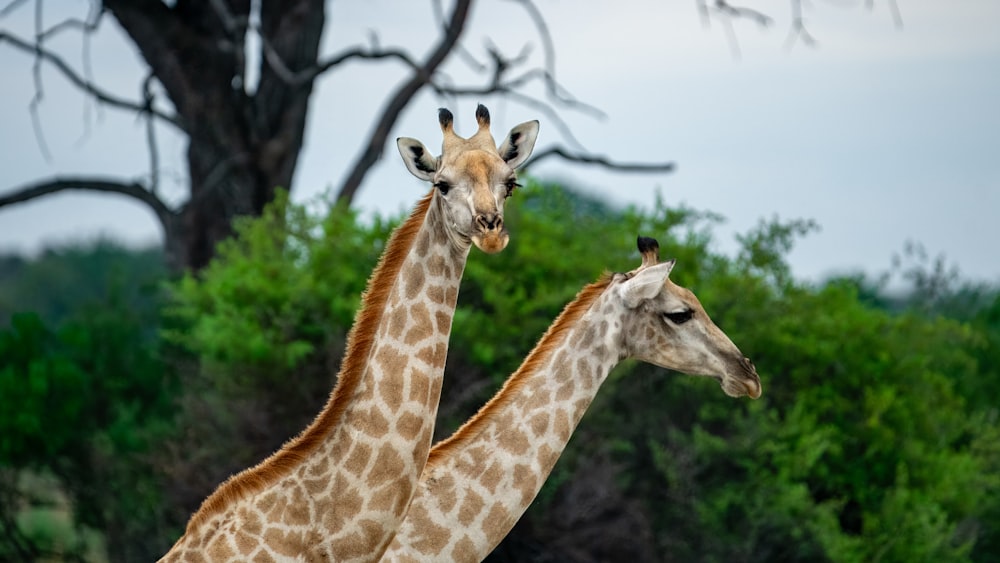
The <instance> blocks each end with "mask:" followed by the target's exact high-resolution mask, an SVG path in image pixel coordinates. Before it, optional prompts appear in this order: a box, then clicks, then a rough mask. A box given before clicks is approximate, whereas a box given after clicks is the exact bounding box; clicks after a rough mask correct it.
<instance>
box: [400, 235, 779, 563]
mask: <svg viewBox="0 0 1000 563" xmlns="http://www.w3.org/2000/svg"><path fill="white" fill-rule="evenodd" d="M638 246H639V251H640V253H641V254H642V264H641V265H640V266H639V267H638V268H636V269H635V270H632V271H631V272H628V273H624V274H613V275H606V276H604V277H602V278H601V279H600V280H599V281H597V282H595V283H592V284H590V285H588V286H586V287H584V288H583V289H582V290H581V291H580V293H578V294H577V296H576V298H575V299H574V300H573V301H572V302H570V303H569V304H568V305H566V307H565V308H564V309H563V311H562V313H560V314H559V316H558V317H557V318H556V320H555V321H554V322H553V323H552V325H551V326H550V327H549V329H548V330H547V331H546V332H545V334H544V335H543V336H542V337H541V339H540V340H539V341H538V344H537V345H536V346H535V348H534V349H533V350H532V351H531V353H530V354H529V355H528V356H527V357H526V358H525V360H524V362H523V363H522V364H521V366H520V367H519V368H518V370H517V371H516V372H515V373H514V374H513V375H511V376H510V377H509V378H508V379H507V381H506V382H505V383H504V385H503V386H502V387H501V389H500V390H499V391H498V392H497V393H496V395H494V397H493V398H492V399H490V401H489V402H487V403H486V404H485V405H484V406H483V407H482V408H481V409H480V410H479V412H478V413H477V414H476V415H474V416H473V417H472V418H471V419H469V420H468V421H467V422H466V423H465V424H463V425H462V426H461V427H460V428H459V429H458V430H457V431H456V432H455V433H454V434H452V436H451V437H449V438H446V439H445V440H442V441H441V442H439V443H437V444H435V445H434V447H433V448H432V449H431V452H430V454H429V458H428V461H427V464H426V466H425V467H424V472H423V474H422V475H421V476H420V484H419V486H418V490H417V494H416V495H415V496H414V497H413V501H412V502H411V504H410V508H409V511H408V512H407V515H406V519H405V520H404V521H403V524H402V526H400V528H399V531H398V533H397V534H396V537H395V538H393V540H392V544H391V545H390V546H389V549H388V550H387V551H386V553H385V555H384V556H383V558H382V560H383V561H391V562H419V561H456V562H473V561H482V560H483V559H484V558H485V557H486V556H487V555H489V553H490V552H491V551H493V549H494V548H495V547H496V546H497V545H498V544H499V543H500V541H501V540H502V539H503V538H504V537H505V536H506V535H507V533H508V532H509V531H510V530H511V528H513V526H514V524H515V523H516V522H517V520H518V519H519V518H520V517H521V515H522V514H523V513H524V511H525V510H527V508H528V506H529V505H530V504H531V502H532V500H534V498H535V496H536V495H537V494H538V491H539V490H540V489H541V487H542V484H543V483H544V482H545V479H546V478H547V477H548V475H549V473H550V472H551V471H552V468H553V466H554V465H555V463H556V461H557V460H558V458H559V456H560V454H562V451H563V449H564V448H565V447H566V444H567V442H568V441H569V439H570V436H571V435H572V434H573V431H574V430H575V428H576V426H577V424H578V423H579V421H580V419H581V418H582V417H583V414H584V412H585V411H586V410H587V408H588V407H589V406H590V403H591V401H592V400H593V399H594V397H595V396H596V394H597V391H598V389H599V388H600V386H601V384H602V383H603V382H604V380H605V378H606V377H607V375H608V373H609V372H610V371H611V369H612V368H613V367H614V366H615V365H617V364H618V363H619V362H620V361H621V360H623V359H625V358H634V359H637V360H641V361H644V362H648V363H651V364H654V365H657V366H660V367H663V368H667V369H671V370H676V371H680V372H684V373H688V374H692V375H705V376H709V377H713V378H715V379H717V380H718V381H719V383H720V385H721V386H722V390H723V392H725V393H726V394H727V395H729V396H732V397H741V396H750V397H752V398H757V397H760V394H761V383H760V377H759V376H758V375H757V370H756V368H755V367H754V365H753V363H752V362H751V361H750V360H749V359H748V358H746V357H745V356H744V355H743V353H742V352H740V350H739V348H737V347H736V345H735V344H733V342H732V341H731V340H730V339H729V337H728V336H726V334H725V333H724V332H722V330H721V329H719V328H718V327H717V326H716V325H715V323H713V322H712V320H711V319H710V318H709V316H708V314H707V313H706V312H705V309H704V308H703V307H702V306H701V303H700V302H699V301H698V299H697V297H695V295H694V294H693V293H692V292H691V291H689V290H687V289H685V288H683V287H680V286H678V285H676V284H674V283H673V282H672V281H671V280H670V277H669V276H670V272H671V270H672V269H673V267H674V261H673V260H670V261H667V262H659V257H658V252H659V245H658V244H657V242H656V241H655V240H654V239H651V238H644V237H640V238H639V240H638Z"/></svg>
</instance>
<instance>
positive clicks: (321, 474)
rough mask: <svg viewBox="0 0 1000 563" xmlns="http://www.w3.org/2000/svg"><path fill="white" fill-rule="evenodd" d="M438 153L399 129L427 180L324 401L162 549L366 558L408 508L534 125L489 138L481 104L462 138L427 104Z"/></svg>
mask: <svg viewBox="0 0 1000 563" xmlns="http://www.w3.org/2000/svg"><path fill="white" fill-rule="evenodd" d="M438 121H439V123H440V126H441V130H442V133H443V135H444V140H443V143H442V153H441V155H440V156H439V157H437V158H435V157H433V156H432V155H431V153H430V151H428V150H427V148H426V147H424V145H423V144H422V143H421V142H420V141H417V140H416V139H411V138H406V137H403V138H399V139H397V140H396V144H397V148H398V149H399V152H400V154H401V156H402V157H403V161H404V163H405V165H406V168H407V169H408V170H409V171H410V172H411V173H413V174H414V175H415V176H417V177H418V178H420V179H422V180H427V181H430V182H432V184H433V187H432V188H431V190H430V191H429V192H428V194H427V195H426V196H425V197H424V198H423V199H422V200H421V201H420V202H419V203H418V204H417V205H416V207H415V209H414V211H413V212H412V214H411V215H410V216H409V218H408V219H407V220H406V221H404V222H403V223H402V224H401V225H400V226H399V227H398V228H397V229H396V230H395V231H394V232H393V234H392V235H391V236H390V238H389V241H388V242H387V244H386V247H385V250H384V252H383V254H382V256H381V258H380V259H379V263H378V265H377V266H376V267H375V270H374V271H373V273H372V275H371V277H370V278H369V280H368V285H367V288H366V289H365V292H364V294H363V298H362V303H361V306H360V309H359V310H358V313H357V315H356V317H355V320H354V325H353V326H352V328H351V331H350V333H349V336H348V342H347V349H346V352H345V355H344V359H343V361H342V364H341V368H340V372H339V374H338V377H337V384H336V385H335V387H334V388H333V390H332V391H331V393H330V396H329V399H328V400H327V403H326V405H325V406H324V408H323V410H322V411H321V412H320V413H319V414H318V415H317V416H316V418H315V419H314V420H313V422H312V423H311V424H310V425H309V426H308V427H307V428H306V429H305V430H304V431H302V433H300V434H299V435H298V436H297V437H295V438H293V439H291V440H290V441H288V442H287V443H286V444H285V445H284V446H283V447H282V448H281V449H280V450H278V451H277V452H276V453H274V454H272V455H271V456H270V457H268V458H267V459H265V460H264V461H263V462H261V463H260V464H259V465H257V466H255V467H252V468H250V469H247V470H244V471H242V472H240V473H237V474H236V475H233V476H232V477H230V478H229V479H228V480H227V481H225V482H224V483H223V484H222V485H220V486H219V487H218V489H216V491H215V492H213V493H212V494H211V495H210V496H209V497H208V498H207V499H206V500H205V501H204V502H203V503H202V505H201V507H200V508H199V510H198V511H197V512H195V514H194V515H193V516H192V517H191V519H190V521H189V522H188V525H187V529H186V531H185V533H184V535H183V536H182V537H181V538H180V539H179V540H178V541H177V543H176V544H175V545H174V547H173V548H172V549H171V550H170V551H169V552H168V553H167V554H166V555H165V556H164V557H163V558H162V559H161V561H164V562H174V561H206V562H207V561H211V562H235V561H283V560H294V561H375V560H378V558H379V557H380V555H381V554H382V552H383V551H384V550H385V548H386V547H387V546H388V545H389V541H390V540H391V539H392V536H393V534H394V533H395V531H396V529H397V527H398V526H399V524H400V522H401V521H402V520H403V517H404V515H405V512H406V507H407V506H408V504H409V502H410V499H411V497H412V495H413V493H414V490H415V488H416V484H417V480H418V478H419V476H420V473H421V470H422V469H423V466H424V463H425V462H426V460H427V453H428V450H429V449H430V445H431V436H432V434H433V429H434V420H435V417H436V414H437V407H438V400H439V398H440V393H441V380H442V376H443V371H444V364H445V358H446V356H447V351H448V339H449V335H450V332H451V323H452V318H453V315H454V312H455V304H456V301H457V299H458V290H459V282H460V280H461V277H462V273H463V272H464V269H465V263H466V259H467V258H468V255H469V252H470V250H471V246H472V245H473V244H474V245H476V246H477V247H478V248H480V249H481V250H483V251H484V252H487V253H495V252H500V251H501V250H503V248H504V247H505V246H506V245H507V242H508V240H509V235H508V233H507V231H506V229H505V227H504V224H503V206H504V201H505V200H506V198H507V197H509V196H510V195H511V193H512V192H513V191H514V189H515V188H516V187H517V186H518V185H519V184H518V183H517V177H516V176H515V173H514V170H515V168H517V167H518V166H520V165H521V164H523V163H524V161H525V160H526V159H527V158H528V156H529V155H530V154H531V151H532V148H533V147H534V142H535V139H536V137H537V134H538V122H537V121H528V122H525V123H522V124H520V125H518V126H516V127H514V128H513V129H511V131H510V132H509V133H508V135H507V137H505V139H504V141H503V143H502V144H501V145H500V146H499V147H497V145H496V143H495V141H494V140H493V136H492V134H491V133H490V114H489V111H488V110H487V109H486V108H485V107H484V106H482V105H480V106H478V108H477V109H476V121H477V123H478V126H479V128H478V131H477V132H476V133H475V134H474V135H472V136H471V137H469V138H467V139H466V138H462V137H460V136H459V135H458V134H457V133H456V132H455V131H454V125H453V116H452V114H451V112H450V111H448V110H446V109H441V110H439V112H438Z"/></svg>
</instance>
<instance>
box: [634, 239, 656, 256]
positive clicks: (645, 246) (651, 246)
mask: <svg viewBox="0 0 1000 563" xmlns="http://www.w3.org/2000/svg"><path fill="white" fill-rule="evenodd" d="M635 244H636V246H637V247H639V253H640V254H645V253H647V252H649V251H651V250H653V251H658V250H659V249H660V243H659V242H657V240H656V239H655V238H652V237H644V236H642V235H639V236H638V237H636V239H635Z"/></svg>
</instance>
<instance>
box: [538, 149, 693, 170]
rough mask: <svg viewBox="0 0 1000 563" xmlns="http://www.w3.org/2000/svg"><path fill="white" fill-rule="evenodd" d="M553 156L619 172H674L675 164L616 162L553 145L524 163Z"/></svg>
mask: <svg viewBox="0 0 1000 563" xmlns="http://www.w3.org/2000/svg"><path fill="white" fill-rule="evenodd" d="M551 156H556V157H560V158H562V159H563V160H568V161H570V162H580V163H583V164H598V165H600V166H603V167H605V168H608V169H611V170H617V171H619V172H673V171H674V168H675V166H676V165H675V164H674V163H673V162H662V163H652V162H615V161H613V160H610V159H608V158H607V157H604V156H599V155H593V154H579V153H577V154H574V153H571V152H568V151H567V150H566V149H564V148H562V147H558V146H557V147H551V148H548V149H545V150H543V151H541V152H537V153H535V154H533V155H532V156H531V158H530V159H528V162H526V163H524V167H525V168H528V167H529V166H532V165H533V164H536V163H538V162H539V161H541V160H544V159H546V158H549V157H551Z"/></svg>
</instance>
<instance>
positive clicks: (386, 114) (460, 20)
mask: <svg viewBox="0 0 1000 563" xmlns="http://www.w3.org/2000/svg"><path fill="white" fill-rule="evenodd" d="M470 4H471V0H457V1H456V2H455V7H454V9H453V10H452V13H451V18H450V19H449V21H448V26H447V27H446V28H445V33H444V35H443V36H442V37H441V40H440V42H439V43H438V45H437V47H435V48H434V51H433V52H432V53H431V55H430V57H428V59H427V62H425V63H424V65H423V66H421V67H420V68H419V69H418V70H417V71H415V72H414V73H413V76H412V77H411V78H410V80H408V81H407V82H406V83H405V84H403V85H402V86H400V88H399V90H397V91H396V94H395V95H394V96H393V97H392V99H390V100H389V104H388V106H387V107H386V108H385V110H384V111H382V112H381V115H382V117H381V118H380V119H379V121H378V123H376V125H375V128H374V129H373V130H372V133H371V135H369V137H368V143H367V145H366V148H365V149H364V151H363V152H362V154H361V156H360V157H359V158H358V160H357V162H355V164H354V167H353V168H352V169H351V172H350V174H349V175H348V176H347V179H346V180H345V181H344V184H343V185H342V186H341V187H340V191H339V192H338V193H337V199H339V200H344V201H351V200H353V199H354V194H355V192H357V190H358V188H359V187H360V186H361V181H362V180H363V179H364V177H365V174H367V173H368V170H369V169H371V167H372V165H374V164H375V162H376V161H377V160H378V158H379V156H381V154H382V148H383V147H384V146H385V142H386V138H387V137H388V136H389V132H390V131H391V130H392V126H393V125H394V124H395V123H396V120H397V119H399V115H400V113H402V111H403V108H405V107H406V105H407V104H408V103H409V101H410V99H411V98H413V96H414V95H415V94H416V93H417V92H418V91H419V90H420V88H422V87H423V86H424V85H426V84H427V83H429V82H430V81H431V77H432V76H434V71H436V70H437V68H438V67H439V66H441V63H442V62H444V60H445V58H446V57H447V56H448V53H450V52H451V50H452V48H454V46H455V44H456V43H457V42H458V38H459V37H460V36H461V34H462V31H463V30H464V29H465V22H466V20H467V19H468V16H469V5H470Z"/></svg>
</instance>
